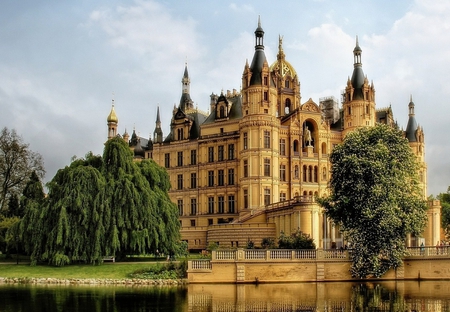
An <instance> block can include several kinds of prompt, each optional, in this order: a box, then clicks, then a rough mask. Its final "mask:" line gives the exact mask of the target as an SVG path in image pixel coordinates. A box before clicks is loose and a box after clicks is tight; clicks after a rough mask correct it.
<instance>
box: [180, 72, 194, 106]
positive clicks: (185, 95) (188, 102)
mask: <svg viewBox="0 0 450 312" xmlns="http://www.w3.org/2000/svg"><path fill="white" fill-rule="evenodd" d="M181 84H182V86H183V92H182V93H181V99H180V106H179V108H180V109H181V110H182V111H183V112H186V111H187V110H189V109H194V101H192V99H191V95H190V85H191V80H190V79H189V74H188V69H187V63H186V64H185V67H184V74H183V79H181Z"/></svg>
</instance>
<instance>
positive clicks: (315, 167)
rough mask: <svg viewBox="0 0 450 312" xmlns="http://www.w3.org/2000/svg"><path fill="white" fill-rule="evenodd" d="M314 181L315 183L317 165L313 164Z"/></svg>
mask: <svg viewBox="0 0 450 312" xmlns="http://www.w3.org/2000/svg"><path fill="white" fill-rule="evenodd" d="M314 182H316V183H317V166H314Z"/></svg>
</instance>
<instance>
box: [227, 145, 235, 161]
mask: <svg viewBox="0 0 450 312" xmlns="http://www.w3.org/2000/svg"><path fill="white" fill-rule="evenodd" d="M233 159H234V144H228V160H233Z"/></svg>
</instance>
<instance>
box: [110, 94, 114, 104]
mask: <svg viewBox="0 0 450 312" xmlns="http://www.w3.org/2000/svg"><path fill="white" fill-rule="evenodd" d="M111 102H112V107H114V91H113V93H112V100H111Z"/></svg>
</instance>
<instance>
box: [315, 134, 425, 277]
mask: <svg viewBox="0 0 450 312" xmlns="http://www.w3.org/2000/svg"><path fill="white" fill-rule="evenodd" d="M330 162H331V166H332V167H331V173H332V175H331V180H330V191H331V194H330V195H329V196H328V197H324V198H320V199H318V201H319V203H320V204H321V205H322V206H323V207H324V208H325V212H326V214H327V216H328V217H330V218H331V219H332V220H333V221H334V222H335V223H336V224H338V225H339V226H340V227H341V230H342V231H343V232H344V235H345V236H346V238H347V239H348V241H349V243H350V244H351V248H352V249H353V251H352V267H351V273H352V275H353V276H354V277H359V278H365V277H368V276H376V277H379V276H382V275H383V274H384V273H386V272H387V271H388V270H389V269H390V268H397V267H398V266H400V265H401V263H402V258H403V257H404V256H405V255H406V247H405V242H404V241H405V237H406V235H407V234H413V235H420V233H421V232H422V231H423V229H424V227H425V225H426V220H427V219H426V209H427V206H426V203H425V200H424V199H423V196H422V191H421V189H420V186H419V183H418V164H417V160H416V157H415V155H414V154H413V152H412V150H411V148H410V147H409V145H408V142H407V140H406V139H404V138H403V136H402V134H401V132H400V131H399V130H397V129H394V128H392V127H388V126H386V125H377V126H375V127H370V128H369V127H367V128H360V129H358V130H356V131H354V132H352V133H349V134H348V135H347V136H346V138H345V139H344V141H343V143H342V144H340V145H338V146H336V147H335V148H334V150H333V152H332V154H331V156H330Z"/></svg>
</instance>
